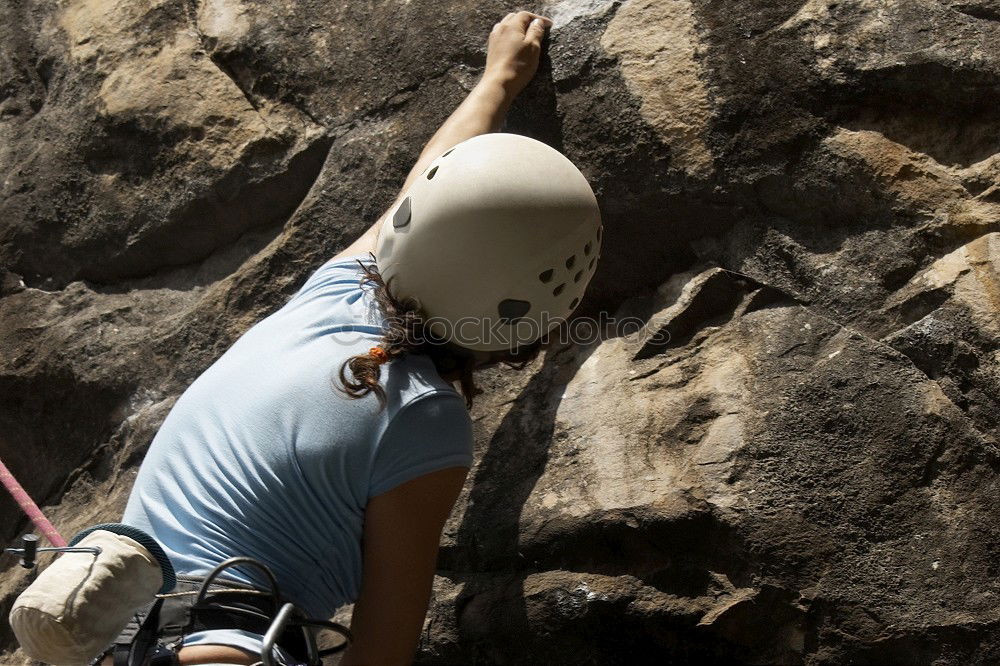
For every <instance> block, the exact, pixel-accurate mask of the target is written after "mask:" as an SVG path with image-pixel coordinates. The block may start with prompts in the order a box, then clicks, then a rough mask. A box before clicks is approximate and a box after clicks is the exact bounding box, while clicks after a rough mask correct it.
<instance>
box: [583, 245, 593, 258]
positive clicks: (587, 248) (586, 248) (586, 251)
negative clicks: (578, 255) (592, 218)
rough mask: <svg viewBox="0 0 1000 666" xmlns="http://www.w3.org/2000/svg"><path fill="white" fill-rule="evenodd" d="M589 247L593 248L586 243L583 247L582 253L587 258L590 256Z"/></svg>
mask: <svg viewBox="0 0 1000 666" xmlns="http://www.w3.org/2000/svg"><path fill="white" fill-rule="evenodd" d="M591 247H593V246H592V245H591V244H590V243H587V244H586V245H584V246H583V253H584V254H585V255H587V256H588V257H589V256H590V248H591Z"/></svg>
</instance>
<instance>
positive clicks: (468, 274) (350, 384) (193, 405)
mask: <svg viewBox="0 0 1000 666" xmlns="http://www.w3.org/2000/svg"><path fill="white" fill-rule="evenodd" d="M550 26H551V20H549V19H548V18H545V17H543V16H540V15H537V14H533V13H530V12H527V11H519V12H514V13H510V14H508V15H507V16H505V17H504V18H503V19H502V20H501V21H499V22H498V23H497V24H496V25H495V26H494V27H493V30H492V32H491V33H490V36H489V39H488V44H487V56H486V65H485V70H484V73H483V74H482V77H481V79H480V80H479V81H478V83H477V84H476V85H475V87H474V88H473V89H472V90H471V92H470V93H469V95H468V96H467V97H466V99H465V100H464V101H463V102H462V103H461V104H460V105H459V106H458V108H457V109H456V110H455V111H454V112H453V113H452V114H451V116H450V117H449V118H448V119H447V120H446V121H445V122H444V124H443V125H442V126H441V127H440V128H439V129H438V130H437V132H436V133H435V134H434V135H433V136H432V137H431V139H430V141H429V142H428V143H427V145H426V146H425V147H424V149H423V151H422V152H421V154H420V156H419V158H418V160H417V162H416V164H415V165H414V166H413V168H412V170H411V171H410V172H409V174H408V176H407V178H406V180H405V183H404V184H403V187H402V190H401V192H400V194H399V196H398V197H397V199H396V200H395V202H394V203H393V204H392V206H390V208H389V209H388V210H387V211H386V213H385V214H384V215H383V216H382V217H381V218H380V219H379V220H378V221H377V222H376V223H375V224H374V225H372V227H371V228H370V229H368V230H367V231H366V232H365V233H364V234H363V235H362V236H361V237H360V238H358V239H357V240H356V241H355V242H354V243H352V244H351V245H350V246H349V247H347V248H346V249H344V250H343V251H342V252H340V253H339V254H337V255H336V256H334V257H333V258H332V259H330V260H329V261H327V262H326V263H324V264H323V265H322V266H321V267H320V268H319V269H318V270H316V271H315V272H314V273H313V274H312V275H311V276H310V277H309V278H308V280H307V281H306V282H305V284H304V285H303V286H302V288H301V289H300V290H299V291H298V292H297V293H296V294H295V295H294V296H292V298H291V299H290V300H289V301H288V302H287V303H286V304H285V305H284V306H283V307H282V308H281V309H279V310H278V311H277V312H274V313H273V314H271V315H270V316H268V317H267V318H265V319H264V320H262V321H260V322H258V323H257V324H256V325H254V326H253V327H251V328H250V329H249V330H248V331H247V332H246V333H244V334H243V336H242V337H241V338H240V339H239V340H237V341H236V342H235V343H234V344H233V345H232V347H231V348H230V349H228V350H227V351H226V353H225V354H223V355H222V356H221V357H220V358H219V359H218V360H217V361H216V362H215V363H214V364H213V365H212V366H211V367H210V368H208V369H207V370H206V371H205V372H204V373H203V374H202V375H201V376H199V377H198V378H197V379H196V380H195V381H194V382H193V383H192V384H191V386H190V387H188V389H187V390H186V391H185V392H184V393H183V394H182V395H181V397H180V398H179V399H178V400H177V402H176V403H175V404H174V406H173V408H172V409H171V411H170V413H169V414H168V416H167V418H166V420H165V421H164V423H163V425H162V427H161V428H160V430H159V431H158V432H157V434H156V437H155V438H154V440H153V442H152V444H151V446H150V449H149V451H148V453H147V455H146V458H145V459H144V461H143V463H142V466H141V468H140V471H139V473H138V476H137V478H136V481H135V485H134V487H133V490H132V493H131V495H130V497H129V500H128V505H127V507H126V510H125V514H124V517H123V519H122V523H123V524H126V525H129V526H132V527H134V528H135V529H137V530H141V531H142V533H144V534H148V535H151V536H152V537H153V538H155V539H156V541H157V542H158V543H159V544H161V545H162V548H163V550H164V552H165V553H166V554H167V556H168V557H169V559H170V562H171V563H172V565H173V568H174V569H175V570H176V574H177V581H178V582H177V591H181V592H183V591H188V592H190V591H191V590H193V589H195V588H196V587H197V585H198V583H199V582H200V579H201V578H200V577H204V576H205V574H206V572H208V571H209V570H211V569H212V568H213V567H214V566H215V565H217V564H219V563H220V562H222V561H223V560H225V559H227V558H229V557H233V556H244V555H245V556H249V557H253V558H256V559H257V560H260V561H261V562H264V563H266V564H267V565H268V567H270V569H271V570H273V572H274V575H275V578H276V579H277V582H278V584H279V585H280V588H281V593H282V596H283V597H284V598H287V599H289V600H291V601H292V602H294V603H295V605H296V606H298V607H299V608H301V609H303V611H304V612H305V613H306V614H308V615H310V616H312V617H319V618H328V617H330V616H331V615H332V614H333V612H334V610H335V609H336V608H338V607H339V606H341V605H343V604H345V603H351V602H354V604H355V605H354V611H353V616H352V621H351V631H352V632H353V641H352V642H351V644H350V646H349V647H348V649H347V650H346V651H345V652H344V656H343V659H342V661H341V662H340V663H341V664H342V666H352V665H355V664H380V665H382V664H404V663H409V662H410V661H411V660H412V659H413V656H414V653H415V650H416V646H417V641H418V637H419V634H420V631H421V628H422V626H423V621H424V616H425V614H426V612H427V608H428V603H429V599H430V593H431V584H432V581H433V576H434V571H435V563H436V556H437V552H438V543H439V540H440V537H441V532H442V529H443V526H444V522H445V520H446V519H447V517H448V515H449V513H450V512H451V510H452V508H453V506H454V504H455V502H456V499H457V497H458V495H459V492H460V490H461V489H462V487H463V484H464V482H465V479H466V476H467V473H468V471H469V469H470V467H471V464H472V460H473V450H472V446H473V441H472V425H471V419H470V417H469V414H468V407H469V406H471V403H472V399H473V396H474V393H475V386H474V383H473V380H472V371H473V370H475V369H479V368H483V367H486V366H489V365H495V364H497V363H508V364H517V363H520V362H524V361H527V360H530V359H531V358H532V356H533V355H535V354H537V352H538V349H539V346H540V344H541V339H542V337H543V335H544V334H545V333H546V332H547V331H549V330H550V329H551V328H552V327H553V326H555V325H557V324H558V323H559V321H560V320H562V319H564V318H565V317H567V316H569V314H570V313H571V312H572V311H573V310H574V309H575V308H576V307H577V305H578V303H579V301H580V299H581V298H582V296H583V293H584V290H585V288H586V286H587V283H588V282H589V280H590V278H591V276H592V275H593V273H594V270H595V262H596V259H597V257H598V252H599V246H600V231H601V228H600V215H599V212H598V209H597V202H596V199H595V198H594V195H593V192H592V191H591V189H590V186H589V185H588V183H587V181H586V179H585V178H584V177H583V175H582V174H581V173H580V172H579V171H578V170H577V169H576V168H575V167H574V166H573V165H572V164H571V163H570V162H569V160H567V159H566V158H565V157H563V156H562V155H561V154H559V153H558V152H557V151H556V150H554V149H552V148H550V147H548V146H546V145H544V144H542V143H540V142H538V141H535V140H533V139H529V138H527V137H521V136H516V135H512V134H502V133H498V130H499V128H500V126H501V123H502V121H503V118H504V116H505V114H506V112H507V110H508V108H509V106H510V105H511V103H512V101H513V100H514V98H515V97H516V96H517V95H518V94H519V93H520V91H521V90H522V89H523V88H524V86H525V85H526V84H527V83H528V82H529V81H530V79H531V78H532V77H533V76H534V74H535V71H536V69H537V66H538V59H539V53H540V50H541V43H542V39H543V37H544V35H545V32H546V30H547V29H548V28H549V27H550ZM331 380H332V381H331ZM455 382H457V383H458V384H459V387H460V388H461V395H460V394H459V392H458V391H456V389H455V388H454V387H453V384H454V383H455ZM463 396H464V399H463ZM218 580H219V582H220V586H219V587H214V586H213V588H212V589H213V590H214V591H216V592H218V593H219V594H222V593H223V592H224V591H225V590H226V589H229V590H234V591H239V590H244V591H245V592H244V593H243V596H240V595H239V594H236V596H235V597H234V598H239V599H240V600H241V601H243V602H246V603H248V604H251V605H252V604H254V603H257V602H254V600H253V596H252V590H249V586H253V587H255V588H259V589H262V590H266V589H268V585H267V583H268V581H267V580H265V579H263V578H262V577H261V574H260V573H259V572H258V571H255V570H254V569H252V568H249V567H247V568H236V569H233V570H231V571H229V572H228V573H227V574H226V575H225V576H223V577H222V578H220V579H218ZM247 590H249V592H247ZM190 599H191V595H190V594H189V595H187V596H183V595H182V596H178V597H171V598H168V599H166V600H165V601H164V602H163V605H162V609H161V610H160V618H159V625H158V626H159V629H158V639H159V643H160V645H159V646H158V647H155V648H154V649H155V650H158V652H156V654H158V655H159V657H160V658H163V659H165V661H164V662H162V663H171V660H174V659H175V657H174V650H177V655H179V660H180V662H179V663H181V664H206V663H216V664H218V663H226V664H253V663H256V662H257V661H258V660H259V659H260V651H261V645H262V641H261V634H262V633H263V632H264V630H265V629H266V628H267V626H268V625H267V623H266V622H264V623H263V624H260V623H257V624H254V623H253V622H248V621H246V620H241V621H239V622H237V621H236V619H235V618H230V617H227V616H226V614H225V613H224V612H223V613H217V614H216V615H214V616H212V617H204V618H201V619H200V620H199V624H197V625H190V624H188V625H187V626H186V627H185V624H184V621H183V619H182V620H180V621H178V619H177V618H178V617H181V618H184V617H186V616H184V615H183V613H184V608H185V607H184V604H185V603H186V604H188V606H190V603H191V602H190ZM185 600H187V601H185ZM141 616H142V614H140V619H141ZM300 639H301V636H299V637H296V635H294V632H291V633H289V632H286V633H285V634H282V638H281V639H280V640H279V642H278V648H277V649H276V650H275V652H276V654H277V657H278V658H279V660H280V662H279V663H287V664H292V663H298V662H301V661H304V660H305V656H304V654H303V646H302V644H301V640H300ZM120 643H121V644H122V645H124V646H125V647H126V648H128V645H129V643H128V637H126V638H122V639H121V640H120ZM106 654H108V655H110V654H111V652H110V651H108V652H107V653H106ZM150 654H153V653H152V652H151V653H150ZM102 656H104V655H102ZM119 659H121V658H120V657H119ZM132 659H133V660H136V659H137V655H136V654H134V653H133V655H132ZM112 661H113V660H112V658H111V656H107V657H106V658H105V659H104V662H103V663H105V664H111V663H112ZM114 663H118V662H117V661H115V662H114ZM155 663H161V662H160V661H156V662H155ZM173 663H177V662H176V661H173Z"/></svg>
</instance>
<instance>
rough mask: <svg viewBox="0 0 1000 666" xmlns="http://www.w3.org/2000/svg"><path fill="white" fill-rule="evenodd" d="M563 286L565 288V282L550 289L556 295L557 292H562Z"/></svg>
mask: <svg viewBox="0 0 1000 666" xmlns="http://www.w3.org/2000/svg"><path fill="white" fill-rule="evenodd" d="M565 288H566V283H565V282H563V283H562V284H561V285H559V286H558V287H556V288H555V289H553V290H552V295H553V296H558V295H559V294H561V293H563V289H565Z"/></svg>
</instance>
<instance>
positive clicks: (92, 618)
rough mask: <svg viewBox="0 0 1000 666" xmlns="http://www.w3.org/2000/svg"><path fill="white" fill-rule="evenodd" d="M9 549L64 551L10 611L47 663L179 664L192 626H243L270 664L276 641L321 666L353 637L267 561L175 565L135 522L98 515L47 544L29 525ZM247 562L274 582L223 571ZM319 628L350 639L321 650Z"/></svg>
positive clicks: (23, 553)
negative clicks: (264, 585) (312, 612)
mask: <svg viewBox="0 0 1000 666" xmlns="http://www.w3.org/2000/svg"><path fill="white" fill-rule="evenodd" d="M6 551H7V552H9V553H12V554H15V555H19V556H20V557H21V566H23V567H25V568H29V569H33V568H34V566H35V563H36V556H37V554H38V553H40V552H56V553H63V555H62V556H61V557H60V558H59V559H57V560H56V561H55V562H53V563H52V564H51V565H50V566H49V567H48V568H46V569H45V570H44V571H42V572H41V573H40V574H39V575H38V576H37V577H36V578H35V579H34V581H33V582H32V583H31V585H29V586H28V588H27V589H26V590H25V591H24V592H23V593H22V594H21V595H20V596H19V597H18V598H17V600H16V601H15V602H14V606H13V608H12V609H11V613H10V625H11V628H12V629H13V631H14V634H15V636H16V637H17V639H18V642H19V643H20V644H21V647H22V649H23V650H24V651H25V653H26V654H27V655H28V656H29V657H31V658H33V659H37V660H39V661H43V662H46V663H50V664H83V663H88V662H89V663H91V664H98V663H99V662H100V661H101V660H103V659H104V658H105V657H106V656H108V655H112V656H113V659H114V666H140V665H142V664H146V663H148V664H149V666H176V665H177V664H178V656H177V654H178V651H179V650H180V648H181V646H182V644H183V639H184V637H185V636H187V635H190V634H191V633H193V632H196V631H206V630H211V629H240V630H244V631H247V632H251V633H255V634H259V635H261V636H263V642H262V648H261V655H260V659H261V663H262V664H263V666H276V660H275V648H276V647H277V648H280V649H281V650H283V651H284V652H285V653H286V654H288V655H291V657H292V658H294V659H295V660H296V663H299V664H305V665H307V666H320V665H321V664H322V657H324V656H327V655H331V654H336V653H338V652H340V651H342V650H343V649H345V648H346V647H347V645H348V644H349V643H350V641H351V640H352V636H351V632H350V630H349V629H347V628H346V627H344V626H343V625H341V624H338V623H336V622H330V621H326V620H317V619H312V618H309V617H307V616H306V615H305V614H304V613H303V612H302V611H301V610H299V609H298V608H297V607H296V606H295V605H294V604H292V603H289V602H287V601H284V600H283V599H282V597H281V594H280V591H279V589H278V583H277V580H276V578H275V576H274V574H273V573H272V572H271V570H270V569H269V568H268V567H267V565H265V564H263V563H262V562H260V561H258V560H255V559H253V558H250V557H234V558H230V559H228V560H226V561H224V562H222V563H220V564H219V565H218V566H216V567H215V568H214V569H213V570H212V571H211V572H209V574H208V575H207V576H204V577H201V576H185V575H176V574H175V573H174V571H173V567H172V566H171V565H170V561H169V559H168V558H167V556H166V554H165V553H164V552H163V550H162V549H161V548H160V546H159V545H158V544H157V543H156V541H155V540H154V539H152V537H150V536H148V535H146V534H145V533H143V532H142V531H140V530H137V529H136V528H134V527H131V526H128V525H121V524H117V523H110V524H104V525H96V526H94V527H91V528H88V529H87V530H84V531H83V532H81V533H80V534H78V535H76V536H75V537H74V538H73V539H72V540H71V541H70V543H69V545H68V546H65V547H55V548H39V547H38V537H37V536H36V535H34V534H27V535H25V536H24V537H22V547H21V548H8V549H6ZM241 565H247V566H252V567H255V568H256V569H259V570H260V571H261V572H263V574H264V577H265V578H266V580H267V582H268V589H267V590H260V589H258V588H256V587H254V586H251V585H245V584H243V583H237V582H235V581H231V580H221V579H220V575H221V574H222V573H223V572H224V571H225V570H226V569H228V568H231V567H235V566H241ZM319 629H328V630H332V631H334V632H336V633H339V634H341V635H342V636H343V637H344V639H345V640H344V641H343V642H342V643H341V644H340V645H338V646H337V647H334V648H328V649H325V650H319V649H318V647H317V644H316V640H315V636H314V631H315V630H319ZM80 637H83V638H82V639H81V638H80ZM95 655H96V656H95ZM147 658H148V660H149V661H148V662H147V661H146V660H147Z"/></svg>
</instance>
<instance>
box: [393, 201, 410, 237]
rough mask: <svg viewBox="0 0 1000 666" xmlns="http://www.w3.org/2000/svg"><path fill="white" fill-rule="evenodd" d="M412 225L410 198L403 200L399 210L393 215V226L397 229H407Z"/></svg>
mask: <svg viewBox="0 0 1000 666" xmlns="http://www.w3.org/2000/svg"><path fill="white" fill-rule="evenodd" d="M409 223H410V197H406V198H405V199H403V201H402V203H400V204H399V208H397V209H396V212H395V213H393V215H392V226H393V227H395V228H396V229H398V228H400V227H405V226H406V225H408V224H409Z"/></svg>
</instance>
